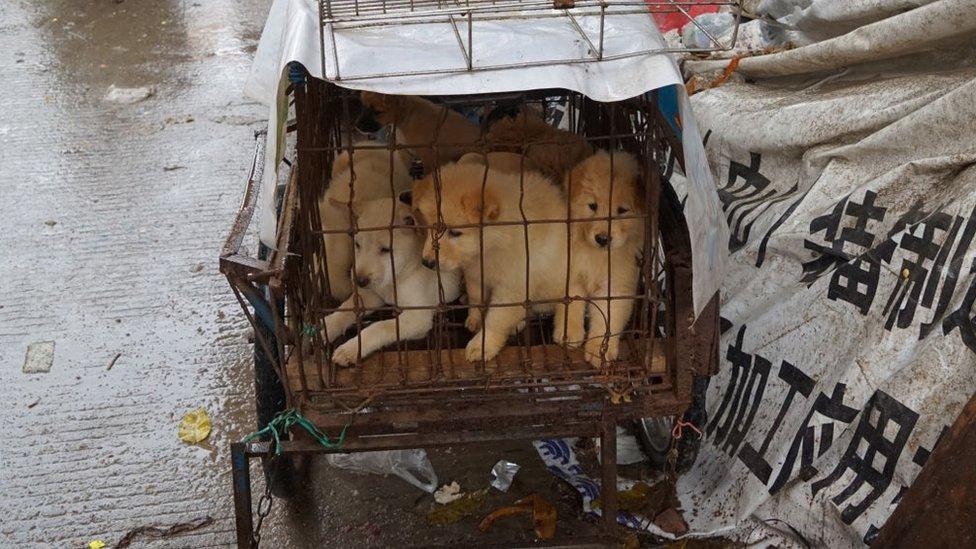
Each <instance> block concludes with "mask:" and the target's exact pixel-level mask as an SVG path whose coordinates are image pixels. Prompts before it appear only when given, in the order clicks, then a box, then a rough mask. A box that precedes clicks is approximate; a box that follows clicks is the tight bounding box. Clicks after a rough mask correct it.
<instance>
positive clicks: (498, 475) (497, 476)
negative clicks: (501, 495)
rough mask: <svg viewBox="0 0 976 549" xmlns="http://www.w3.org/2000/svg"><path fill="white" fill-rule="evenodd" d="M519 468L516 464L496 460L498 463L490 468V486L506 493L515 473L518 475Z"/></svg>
mask: <svg viewBox="0 0 976 549" xmlns="http://www.w3.org/2000/svg"><path fill="white" fill-rule="evenodd" d="M519 468H520V466H519V464H518V463H512V462H511V461H506V460H504V459H500V460H498V463H496V464H495V466H494V467H492V468H491V485H492V486H493V487H494V488H496V489H498V490H499V491H501V492H507V491H508V488H509V487H510V486H511V485H512V481H513V480H515V473H518V470H519Z"/></svg>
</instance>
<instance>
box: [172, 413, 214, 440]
mask: <svg viewBox="0 0 976 549" xmlns="http://www.w3.org/2000/svg"><path fill="white" fill-rule="evenodd" d="M209 435H210V416H208V415H207V411H206V410H204V409H203V408H198V409H196V410H191V411H189V412H187V413H186V415H184V416H183V421H182V422H180V430H179V436H180V440H182V441H183V442H185V443H187V444H196V443H198V442H201V441H202V440H204V439H206V438H207V436H209Z"/></svg>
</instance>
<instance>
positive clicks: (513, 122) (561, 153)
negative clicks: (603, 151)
mask: <svg viewBox="0 0 976 549" xmlns="http://www.w3.org/2000/svg"><path fill="white" fill-rule="evenodd" d="M485 140H486V141H487V142H488V146H489V147H490V148H491V150H497V151H510V152H516V153H517V152H520V151H524V154H525V158H526V160H527V161H528V162H529V163H530V164H531V165H532V166H534V167H535V169H537V170H539V171H540V172H542V174H543V175H545V176H547V177H550V178H552V180H553V181H562V179H563V177H564V176H565V174H566V173H567V172H568V171H569V170H570V169H572V168H573V166H575V165H577V164H578V163H579V162H581V161H582V160H583V159H585V158H586V157H588V156H590V155H591V154H592V153H593V148H592V147H591V146H590V144H589V143H587V142H586V139H584V138H583V136H581V135H577V134H575V133H572V132H568V131H565V130H560V129H558V128H554V127H552V126H550V125H549V124H547V123H546V121H545V120H543V119H542V117H540V116H539V115H538V114H536V113H534V112H532V111H529V110H523V111H522V112H520V113H519V114H518V115H516V116H514V117H506V118H502V119H501V120H499V121H498V122H495V123H494V124H492V126H491V127H490V128H489V129H488V134H487V136H486V138H485Z"/></svg>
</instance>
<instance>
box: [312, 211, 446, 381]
mask: <svg viewBox="0 0 976 549" xmlns="http://www.w3.org/2000/svg"><path fill="white" fill-rule="evenodd" d="M355 209H356V214H357V218H358V225H359V232H357V234H356V236H355V248H356V257H355V260H356V261H355V263H356V266H355V271H354V272H353V275H352V277H351V278H352V280H353V282H354V283H355V284H356V285H357V286H358V288H359V289H358V292H357V293H358V297H359V299H360V303H361V306H362V308H363V309H365V310H366V311H367V312H368V311H369V310H370V309H376V308H379V307H382V306H384V305H397V306H401V307H431V309H407V310H405V311H403V312H402V313H401V314H400V315H399V332H398V331H397V320H395V319H388V320H380V321H378V322H373V323H372V324H369V325H368V326H366V327H365V328H363V329H362V331H361V332H359V334H358V336H357V337H353V338H352V339H350V340H349V341H347V342H345V343H343V344H342V345H340V346H339V348H337V349H336V350H335V352H334V353H333V355H332V360H333V361H334V362H335V363H336V364H339V365H342V366H346V365H351V364H354V363H355V362H356V361H357V357H359V356H360V355H361V356H362V357H363V358H365V357H367V356H369V355H370V354H371V353H373V352H375V351H377V350H379V349H382V348H383V347H385V346H387V345H389V344H391V343H395V342H396V341H397V337H398V336H399V339H400V340H402V341H405V340H411V339H420V338H422V337H424V336H425V335H427V332H429V331H430V329H431V327H433V323H434V311H433V309H432V308H433V307H434V306H436V305H437V304H438V303H439V302H440V289H439V285H438V274H437V273H436V272H434V271H433V270H431V269H428V268H426V267H424V266H423V265H422V264H421V249H422V247H423V244H424V233H423V231H421V230H419V229H417V228H412V227H398V228H394V229H390V226H391V224H390V221H391V220H395V224H396V225H404V226H407V225H415V224H416V223H415V221H414V218H413V214H412V212H411V210H410V208H409V207H408V206H406V205H404V204H401V203H400V202H398V201H396V200H394V199H393V198H380V199H376V200H369V201H366V202H363V203H357V204H356V206H355ZM371 229H372V230H371ZM394 271H395V275H396V277H395V280H396V295H395V299H394ZM460 286H461V282H460V277H459V275H458V274H457V273H453V274H452V273H450V272H443V273H441V275H440V287H442V288H443V291H444V300H445V302H446V303H450V302H452V301H454V300H456V299H457V298H458V295H459V294H460ZM356 300H357V296H356V295H355V294H354V295H352V296H350V297H349V298H348V299H347V300H346V301H345V302H344V303H342V305H341V306H340V309H349V310H348V311H336V312H334V313H332V314H330V315H329V316H327V317H326V319H325V331H326V334H327V335H328V337H329V339H330V340H331V341H334V340H335V339H336V338H338V337H339V336H340V335H342V334H343V333H344V332H345V331H346V330H347V329H348V328H349V327H350V326H353V325H354V324H356V322H357V317H356V312H355V311H352V309H353V308H354V307H355V306H356Z"/></svg>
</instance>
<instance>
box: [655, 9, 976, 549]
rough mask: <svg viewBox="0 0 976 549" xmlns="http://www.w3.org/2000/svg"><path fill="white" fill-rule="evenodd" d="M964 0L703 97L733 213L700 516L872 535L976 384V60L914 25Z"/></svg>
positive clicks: (700, 469)
mask: <svg viewBox="0 0 976 549" xmlns="http://www.w3.org/2000/svg"><path fill="white" fill-rule="evenodd" d="M960 3H961V2H950V1H944V2H932V3H930V4H929V5H928V6H925V7H923V8H918V9H915V10H912V11H909V12H907V13H903V10H891V11H892V14H881V15H879V16H878V17H880V18H881V19H880V20H879V21H877V22H871V23H869V24H865V25H864V26H863V27H861V29H863V28H867V27H869V26H872V25H873V26H875V27H877V26H879V25H880V26H881V28H875V27H873V28H872V29H871V31H872V32H870V33H861V34H860V38H861V40H862V42H861V44H860V47H861V48H862V49H863V50H864V51H868V50H870V49H871V46H872V45H873V44H874V43H872V40H883V39H885V36H886V35H885V33H884V32H883V31H884V28H883V26H884V25H886V24H888V25H892V27H891V28H892V29H897V28H911V27H912V25H911V21H910V20H909V21H905V20H903V19H899V18H903V17H916V21H915V23H916V25H915V27H918V28H916V29H914V30H913V31H912V32H917V33H919V36H907V37H906V36H904V35H902V36H900V37H899V39H905V40H907V41H908V42H911V43H913V44H914V46H913V47H912V48H911V49H910V50H906V51H903V52H897V51H891V50H888V51H887V53H886V56H887V57H888V58H886V59H884V60H883V61H878V62H871V61H865V62H864V63H863V64H860V65H859V64H852V65H849V66H840V65H842V64H843V62H838V64H839V66H832V65H831V61H830V56H826V55H825V52H826V53H829V52H833V53H836V54H837V56H838V58H839V59H844V58H845V57H844V51H843V48H844V44H843V42H842V40H843V39H845V37H846V36H848V35H849V34H853V33H857V32H858V29H857V28H855V30H854V31H851V32H850V33H848V35H844V34H843V33H837V34H839V35H840V37H839V38H834V39H828V40H826V41H825V42H823V43H820V44H814V45H812V46H806V47H804V48H800V49H798V50H794V51H793V52H784V53H779V54H774V55H779V56H782V57H780V58H779V62H778V65H777V68H776V69H775V75H776V77H775V78H774V77H773V74H772V73H771V72H770V71H772V69H770V67H772V66H773V63H771V62H770V61H769V59H768V58H770V57H773V55H768V56H763V57H764V58H765V59H762V60H761V61H758V62H757V63H755V64H753V65H752V68H750V66H749V64H748V63H746V61H748V60H743V62H742V63H741V64H740V68H741V70H740V72H741V74H742V75H744V76H745V81H739V82H730V83H727V84H725V85H723V86H720V87H717V88H714V89H710V90H707V91H704V92H701V93H699V94H696V95H695V96H693V97H692V105H693V108H694V110H695V114H696V117H697V119H698V123H699V128H700V130H701V133H702V135H703V136H704V139H705V141H706V150H707V153H708V155H709V161H710V164H711V166H712V169H713V171H714V172H715V174H716V182H717V184H718V185H719V196H720V199H721V202H722V206H723V210H724V212H725V217H726V220H727V221H728V224H729V228H730V232H731V238H730V240H729V250H730V252H731V257H730V260H729V264H728V265H729V266H728V270H727V275H726V280H725V283H724V284H723V293H722V296H721V299H722V301H721V315H722V339H721V346H720V363H721V372H720V373H719V375H717V376H715V377H714V378H713V379H712V380H711V384H710V386H709V391H708V420H707V423H706V425H705V440H704V441H703V443H702V450H701V453H700V454H699V457H698V461H697V462H696V464H695V466H694V468H693V469H692V470H691V471H690V472H689V473H688V474H686V475H684V476H683V477H682V478H681V479H680V482H679V492H680V497H681V500H682V503H683V508H684V509H683V511H684V515H685V518H686V519H687V520H688V521H689V523H690V525H691V527H692V530H693V531H694V532H696V533H699V534H707V533H716V534H721V533H725V534H728V535H731V536H733V537H738V538H739V539H744V540H750V539H751V540H755V539H758V537H759V536H760V535H761V533H762V532H764V531H765V532H768V531H769V529H775V530H777V531H779V532H782V533H785V535H786V536H787V537H791V538H793V539H795V540H796V541H798V542H799V541H800V536H802V538H804V539H805V540H806V541H808V542H809V543H811V544H813V545H815V546H826V547H848V546H851V547H863V546H865V544H868V545H869V544H870V543H871V542H872V540H873V539H874V538H875V537H876V536H877V533H878V532H879V530H880V529H881V528H882V527H883V526H884V523H885V521H886V520H887V518H888V516H889V515H890V514H891V512H892V511H893V510H894V509H895V507H896V506H897V505H898V503H899V500H900V498H901V497H902V495H903V494H904V492H905V490H906V489H907V488H908V487H909V486H910V485H911V484H912V481H913V480H914V479H915V477H916V476H917V475H918V473H919V471H920V470H921V468H922V467H923V466H924V465H925V461H926V459H927V458H928V456H929V454H930V453H931V451H932V449H933V448H934V447H935V445H936V444H938V441H939V437H940V436H941V435H942V433H943V432H944V431H945V430H946V429H947V427H948V426H949V425H951V423H952V422H953V421H954V420H955V418H956V417H957V415H958V414H959V412H960V411H961V410H962V407H963V406H964V405H965V404H966V402H967V401H968V400H969V398H970V397H971V396H972V395H973V393H974V391H976V308H974V302H976V69H974V68H973V67H972V63H971V62H969V63H965V62H960V61H961V59H963V57H962V56H963V55H964V54H963V53H962V51H961V50H958V51H957V50H953V49H951V48H949V47H948V46H945V44H944V43H943V44H941V45H939V46H938V47H936V46H934V45H933V46H931V47H929V48H924V47H922V48H919V47H917V44H918V43H917V42H912V40H917V41H921V42H924V36H923V35H924V33H925V32H926V31H927V30H931V29H929V28H928V27H925V26H924V25H925V21H927V20H929V19H931V18H932V15H933V13H932V10H935V9H937V8H940V6H939V5H942V6H941V8H944V9H945V10H948V11H946V14H947V15H948V14H950V13H949V12H951V8H956V7H958V6H957V4H960ZM970 3H972V2H970ZM813 4H814V6H816V4H817V2H813ZM827 4H836V2H827V1H825V2H821V7H823V5H827ZM874 4H884V2H880V3H874ZM828 7H829V6H828ZM811 9H812V8H811ZM923 10H929V11H927V12H925V13H918V12H921V11H923ZM972 11H973V14H972V15H971V16H970V18H969V19H965V18H963V19H959V18H957V20H956V21H955V22H954V23H953V24H955V25H961V26H962V27H964V28H968V27H967V26H973V25H974V23H976V10H972ZM888 15H890V17H888V18H887V19H885V18H884V17H886V16H888ZM923 16H925V17H923ZM926 17H927V18H928V19H926ZM893 19H897V21H894V22H892V21H891V20H893ZM940 24H941V23H940ZM853 26H854V27H856V25H853ZM936 34H938V33H936ZM872 36H874V37H876V38H872ZM972 36H974V35H972V34H970V38H968V39H966V40H967V41H968V42H966V43H964V44H961V45H964V46H966V47H970V46H971V45H972V44H971V41H972V40H973V39H972ZM936 38H938V39H940V40H943V41H944V39H945V37H944V36H941V35H939V36H936ZM839 41H840V42H839ZM851 47H852V48H854V46H851ZM878 47H879V48H881V49H884V44H879V45H878ZM817 48H820V49H819V50H817ZM940 48H941V49H940ZM801 50H806V51H801ZM852 51H853V49H852ZM818 55H819V56H820V59H821V62H819V63H814V64H813V65H811V64H810V63H808V61H809V60H811V59H816V58H817V56H818ZM970 55H971V54H970ZM970 59H971V58H970ZM791 63H794V65H791ZM811 66H815V67H816V71H817V72H810V70H811V69H810V67H811ZM671 180H672V183H673V184H674V185H675V186H676V187H677V189H678V192H679V195H680V194H681V187H682V181H681V177H680V175H677V174H674V175H672V177H671ZM797 533H798V534H799V536H797V535H796V534H797Z"/></svg>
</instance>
